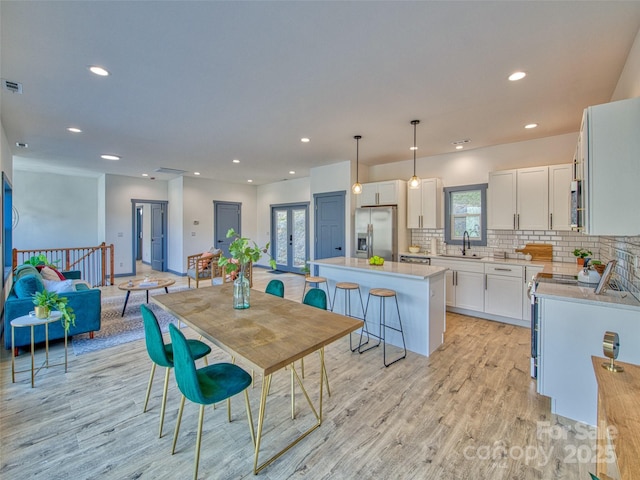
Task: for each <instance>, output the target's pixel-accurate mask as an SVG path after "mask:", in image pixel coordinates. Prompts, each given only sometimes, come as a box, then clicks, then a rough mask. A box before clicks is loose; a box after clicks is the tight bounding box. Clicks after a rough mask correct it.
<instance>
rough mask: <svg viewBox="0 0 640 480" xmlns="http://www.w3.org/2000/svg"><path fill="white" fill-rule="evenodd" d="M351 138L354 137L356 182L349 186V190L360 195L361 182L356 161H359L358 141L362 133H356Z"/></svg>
mask: <svg viewBox="0 0 640 480" xmlns="http://www.w3.org/2000/svg"><path fill="white" fill-rule="evenodd" d="M353 138H355V139H356V183H354V184H353V185H352V186H351V191H352V192H353V194H354V195H360V194H361V193H362V184H361V183H360V181H359V180H358V162H359V159H358V157H359V154H360V152H359V148H358V147H359V143H360V139H361V138H362V135H356V136H354V137H353Z"/></svg>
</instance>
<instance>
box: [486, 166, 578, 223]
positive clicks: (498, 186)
mask: <svg viewBox="0 0 640 480" xmlns="http://www.w3.org/2000/svg"><path fill="white" fill-rule="evenodd" d="M571 175H572V166H571V164H566V165H551V166H548V167H547V166H541V167H530V168H519V169H515V170H503V171H499V172H491V173H489V190H488V212H487V217H488V223H487V226H488V228H490V229H494V230H550V229H553V230H570V225H569V206H570V199H571Z"/></svg>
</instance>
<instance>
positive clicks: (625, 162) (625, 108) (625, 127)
mask: <svg viewBox="0 0 640 480" xmlns="http://www.w3.org/2000/svg"><path fill="white" fill-rule="evenodd" d="M582 124H583V127H582V130H581V139H582V141H581V145H580V149H579V151H580V153H581V158H579V159H578V166H579V168H578V172H577V176H578V180H582V182H581V187H582V196H581V205H580V206H581V207H582V208H583V209H584V210H583V213H584V216H583V219H584V225H583V228H582V231H583V232H584V233H586V234H588V235H638V234H640V208H638V185H640V161H639V160H638V158H640V134H639V132H640V97H636V98H630V99H627V100H621V101H618V102H611V103H606V104H604V105H596V106H593V107H589V108H587V109H586V110H585V112H584V116H583V121H582Z"/></svg>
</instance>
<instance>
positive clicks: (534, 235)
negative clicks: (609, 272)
mask: <svg viewBox="0 0 640 480" xmlns="http://www.w3.org/2000/svg"><path fill="white" fill-rule="evenodd" d="M432 237H435V238H437V239H438V252H437V253H438V254H443V253H444V254H457V253H459V250H460V246H459V245H445V244H444V241H443V240H444V229H413V230H411V243H412V245H419V246H420V247H422V249H423V250H426V251H428V250H429V248H430V245H431V238H432ZM487 241H488V242H487V243H488V246H486V247H475V246H474V247H472V248H471V252H472V253H475V254H477V255H480V256H492V255H493V253H494V252H498V251H505V252H506V254H507V258H515V259H524V255H523V254H520V253H516V251H515V249H516V248H520V247H521V246H523V245H525V244H526V243H547V244H550V245H553V261H554V262H567V263H571V262H575V261H576V257H575V256H574V255H573V250H574V249H575V248H586V249H587V250H591V251H592V252H593V255H592V259H594V260H601V261H602V262H603V263H607V262H609V261H610V260H613V259H615V260H617V262H618V263H617V265H616V271H615V278H616V280H617V281H618V283H619V284H620V285H621V286H622V288H624V289H625V290H627V291H629V292H630V293H631V294H632V295H633V296H634V297H636V298H638V299H639V300H640V271H638V270H640V269H636V268H635V261H636V257H640V236H633V237H604V236H603V237H598V236H590V235H583V234H581V233H578V232H562V231H553V230H540V231H538V230H522V231H510V230H487ZM429 253H432V252H429Z"/></svg>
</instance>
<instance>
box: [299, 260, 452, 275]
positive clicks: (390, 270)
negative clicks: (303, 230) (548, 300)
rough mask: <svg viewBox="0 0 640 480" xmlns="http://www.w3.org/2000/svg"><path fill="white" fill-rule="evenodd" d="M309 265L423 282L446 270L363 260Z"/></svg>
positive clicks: (419, 264) (421, 264)
mask: <svg viewBox="0 0 640 480" xmlns="http://www.w3.org/2000/svg"><path fill="white" fill-rule="evenodd" d="M309 264H311V265H321V266H322V265H323V266H331V267H335V268H345V269H357V270H363V271H367V272H369V273H373V274H379V275H389V276H399V277H405V278H406V277H409V278H415V279H416V280H425V279H427V278H429V277H433V276H435V275H443V274H444V272H445V271H446V270H447V269H446V268H444V267H433V266H431V265H425V264H423V263H399V262H390V261H385V262H384V265H369V260H366V259H364V258H350V257H349V258H347V257H334V258H325V259H322V260H310V261H309Z"/></svg>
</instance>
